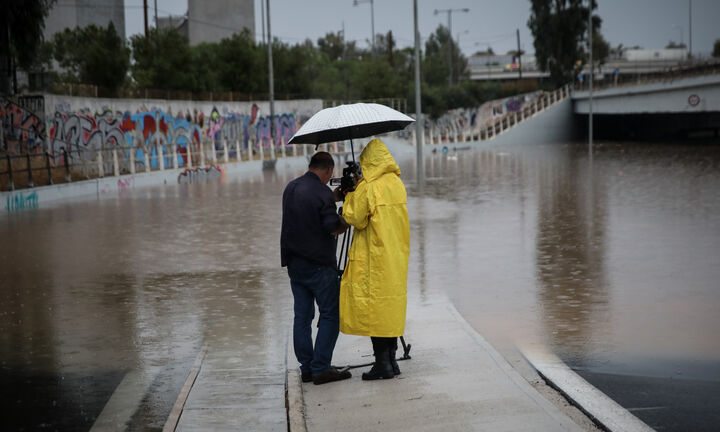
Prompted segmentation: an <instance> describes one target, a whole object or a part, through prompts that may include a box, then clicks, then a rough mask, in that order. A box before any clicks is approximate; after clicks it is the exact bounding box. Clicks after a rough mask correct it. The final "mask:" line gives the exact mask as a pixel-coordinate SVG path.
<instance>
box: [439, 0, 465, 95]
mask: <svg viewBox="0 0 720 432" xmlns="http://www.w3.org/2000/svg"><path fill="white" fill-rule="evenodd" d="M442 12H447V16H448V38H449V39H450V43H449V47H448V48H449V49H448V62H449V63H448V64H449V66H450V76H449V77H448V85H452V70H453V67H452V48H453V38H452V13H453V12H470V9H468V8H462V9H435V15H437V14H439V13H442Z"/></svg>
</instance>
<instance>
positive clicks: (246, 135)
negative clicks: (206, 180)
mask: <svg viewBox="0 0 720 432" xmlns="http://www.w3.org/2000/svg"><path fill="white" fill-rule="evenodd" d="M258 110H259V109H258V106H257V105H256V104H253V105H252V108H251V112H250V114H249V115H248V114H242V113H237V112H233V111H229V110H227V109H225V110H224V111H223V113H222V114H220V111H218V109H217V108H216V107H213V109H212V111H211V112H210V119H209V121H208V128H207V130H206V135H207V136H208V137H210V138H212V140H213V142H214V143H215V149H216V150H220V149H222V148H223V146H224V141H227V143H228V152H229V155H230V157H235V156H236V155H237V152H238V150H239V148H238V147H239V146H241V147H242V148H245V149H247V148H249V147H250V146H251V145H252V144H253V143H257V145H258V146H263V147H266V148H269V147H270V144H271V141H272V138H271V133H270V124H271V122H270V119H269V116H265V117H258V115H257V114H258ZM274 123H275V142H274V145H275V147H279V146H282V145H285V143H287V142H288V141H289V140H290V138H292V136H293V135H295V131H296V130H297V121H296V119H295V115H294V114H280V115H276V116H275V118H274Z"/></svg>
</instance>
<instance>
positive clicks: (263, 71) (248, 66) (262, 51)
mask: <svg viewBox="0 0 720 432" xmlns="http://www.w3.org/2000/svg"><path fill="white" fill-rule="evenodd" d="M217 49H218V56H217V65H216V68H217V70H218V75H219V78H220V84H221V85H222V87H223V88H225V89H227V90H231V91H237V92H243V93H267V92H268V88H269V85H268V64H267V46H266V45H258V44H256V43H255V41H254V39H253V37H251V35H250V32H249V31H248V30H247V29H244V30H243V31H242V32H241V33H239V34H234V35H232V36H231V37H229V38H226V39H223V40H221V41H220V43H218V47H217ZM279 50H280V45H279V42H278V41H277V39H276V40H275V41H273V57H274V59H273V60H274V61H275V65H277V61H276V60H277V59H278V58H279V55H278V54H276V52H278V51H279ZM277 76H278V77H280V75H279V73H278V74H277ZM280 79H281V78H280ZM276 84H277V81H276Z"/></svg>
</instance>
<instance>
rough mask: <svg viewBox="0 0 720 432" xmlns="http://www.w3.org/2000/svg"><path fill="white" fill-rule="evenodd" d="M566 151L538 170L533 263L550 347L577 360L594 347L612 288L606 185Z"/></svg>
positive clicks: (542, 316)
mask: <svg viewBox="0 0 720 432" xmlns="http://www.w3.org/2000/svg"><path fill="white" fill-rule="evenodd" d="M574 151H575V149H570V150H569V151H565V152H561V153H560V154H555V155H554V157H553V158H546V159H545V161H544V163H543V164H542V166H541V168H540V169H539V172H538V177H537V179H538V205H537V207H538V215H537V234H536V249H537V250H536V253H535V254H536V255H535V260H536V264H535V268H536V272H537V280H538V284H539V287H538V304H539V306H540V309H539V313H540V321H541V322H542V324H543V326H544V327H545V334H546V336H547V337H548V338H549V342H550V344H551V346H552V347H553V349H554V350H555V351H556V352H558V353H559V354H560V355H561V356H562V357H564V358H568V359H572V361H573V362H575V363H577V362H578V361H581V360H587V357H588V354H589V352H588V351H589V350H597V349H598V346H597V342H596V341H595V340H594V334H595V333H596V332H598V331H601V332H602V330H601V329H602V325H603V323H605V322H606V320H607V318H608V315H607V311H608V303H609V302H610V301H611V299H610V298H609V297H610V293H609V292H608V287H607V285H606V282H605V277H604V275H605V263H604V259H605V253H606V251H605V246H606V239H605V235H606V229H607V226H606V224H607V191H606V186H605V184H604V182H603V179H602V178H600V177H595V176H594V175H593V171H592V166H591V165H589V164H588V161H587V159H583V158H578V157H573V156H572V153H571V152H574Z"/></svg>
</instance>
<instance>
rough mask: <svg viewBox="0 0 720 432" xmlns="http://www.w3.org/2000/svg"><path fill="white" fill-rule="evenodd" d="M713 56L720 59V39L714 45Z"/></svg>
mask: <svg viewBox="0 0 720 432" xmlns="http://www.w3.org/2000/svg"><path fill="white" fill-rule="evenodd" d="M712 56H713V57H715V58H720V39H716V40H715V43H714V44H713V51H712Z"/></svg>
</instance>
